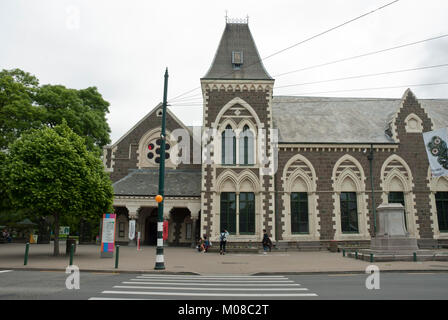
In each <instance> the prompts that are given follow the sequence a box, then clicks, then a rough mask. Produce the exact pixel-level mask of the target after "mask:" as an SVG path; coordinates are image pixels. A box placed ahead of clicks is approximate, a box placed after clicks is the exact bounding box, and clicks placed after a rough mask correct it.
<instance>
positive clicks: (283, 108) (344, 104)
mask: <svg viewBox="0 0 448 320" xmlns="http://www.w3.org/2000/svg"><path fill="white" fill-rule="evenodd" d="M418 101H419V102H420V104H421V106H422V107H423V108H425V110H426V112H428V114H429V116H430V117H431V118H432V119H433V121H434V125H435V127H434V129H438V128H442V127H448V100H446V99H418ZM401 102H402V99H382V98H330V97H294V96H276V97H273V100H272V112H273V121H274V128H277V129H278V130H279V133H278V134H279V142H283V143H287V142H291V143H300V142H303V143H393V142H394V141H393V140H392V139H391V138H390V137H389V136H388V135H386V133H385V131H386V129H387V128H388V125H389V122H390V121H391V120H392V117H393V116H394V114H395V113H396V112H397V111H398V109H399V108H400V106H401Z"/></svg>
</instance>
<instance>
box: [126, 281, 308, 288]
mask: <svg viewBox="0 0 448 320" xmlns="http://www.w3.org/2000/svg"><path fill="white" fill-rule="evenodd" d="M122 283H123V284H158V285H162V284H168V285H176V286H190V285H195V286H217V285H218V286H236V285H237V286H239V287H241V286H248V287H268V286H300V284H298V283H284V284H283V283H280V284H273V283H267V284H260V283H250V284H248V283H244V284H233V283H232V284H230V283H219V284H216V283H180V282H179V283H173V282H144V281H137V282H129V281H124V282H122Z"/></svg>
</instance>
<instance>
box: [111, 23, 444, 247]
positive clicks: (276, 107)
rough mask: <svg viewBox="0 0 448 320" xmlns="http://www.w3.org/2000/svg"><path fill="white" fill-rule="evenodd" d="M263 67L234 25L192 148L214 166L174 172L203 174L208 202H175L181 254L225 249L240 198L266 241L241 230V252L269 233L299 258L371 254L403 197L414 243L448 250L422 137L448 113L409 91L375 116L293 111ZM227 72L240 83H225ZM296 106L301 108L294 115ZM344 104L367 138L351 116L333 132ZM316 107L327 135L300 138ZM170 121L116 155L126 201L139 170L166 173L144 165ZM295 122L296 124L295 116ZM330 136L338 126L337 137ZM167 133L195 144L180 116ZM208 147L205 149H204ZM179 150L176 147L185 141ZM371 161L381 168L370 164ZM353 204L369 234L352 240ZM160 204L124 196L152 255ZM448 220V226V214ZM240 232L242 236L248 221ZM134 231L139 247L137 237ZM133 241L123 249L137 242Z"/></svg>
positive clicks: (206, 89)
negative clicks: (229, 158)
mask: <svg viewBox="0 0 448 320" xmlns="http://www.w3.org/2000/svg"><path fill="white" fill-rule="evenodd" d="M235 34H239V35H240V37H239V39H246V41H247V43H245V44H242V45H241V44H240V43H239V42H235V43H237V44H238V46H241V47H238V48H237V47H235V48H234V49H233V47H232V45H233V44H234V43H233V42H232V41H233V40H232V39H233V38H232V37H234V36H235ZM235 45H236V44H235ZM229 48H230V49H229ZM229 50H230V51H229ZM232 50H237V51H238V50H239V51H238V52H244V50H246V51H247V52H250V53H251V55H245V56H248V57H250V59H253V60H251V61H252V62H251V64H250V67H252V66H253V65H255V67H254V70H252V71H250V70H249V69H248V70H244V63H243V64H242V66H243V67H241V65H239V64H238V65H235V64H233V66H232V63H231V61H232V60H231V58H230V57H231V54H233V52H234V51H232ZM257 56H258V52H257V50H256V47H255V43H253V39H252V37H251V35H250V31H249V29H248V27H247V26H246V25H241V24H238V26H229V24H227V26H226V31H225V32H224V35H223V38H222V39H221V43H220V46H219V48H218V50H217V54H216V56H215V60H214V62H213V63H212V67H211V68H210V70H209V72H208V73H207V75H206V76H205V77H204V78H202V79H201V89H202V95H203V100H204V104H203V127H202V136H200V137H199V138H197V139H196V138H195V139H193V135H191V137H190V146H193V144H195V146H196V147H198V148H199V149H200V150H201V152H202V159H201V161H200V163H194V161H193V152H191V154H190V164H180V165H175V164H173V163H169V162H168V163H167V168H169V169H170V170H174V172H178V177H180V175H182V172H190V171H191V172H193V171H194V170H197V171H199V176H198V188H197V193H196V194H182V190H178V191H176V190H174V191H173V192H172V194H171V195H170V196H168V197H166V198H165V199H166V200H165V201H166V203H165V208H166V212H165V219H166V220H168V221H169V225H170V231H169V238H168V242H169V243H171V244H175V245H182V244H184V245H188V244H193V243H194V241H195V237H197V236H199V235H207V236H209V237H210V238H211V240H212V241H213V242H215V243H216V242H217V241H218V239H219V233H220V230H221V228H222V226H221V225H220V214H221V200H220V199H221V194H222V193H223V192H232V193H235V194H236V195H237V198H238V195H239V194H240V193H241V192H251V193H253V194H254V195H255V201H254V203H255V232H254V233H253V234H240V233H239V232H238V228H239V227H238V225H237V227H236V232H235V233H234V234H232V235H231V236H230V240H229V241H230V242H234V243H245V244H248V243H251V244H254V243H256V244H259V242H260V241H261V239H262V235H263V232H262V230H263V229H266V230H267V231H268V234H269V235H270V236H271V238H272V239H273V240H277V241H278V242H279V243H283V244H285V245H287V246H289V247H294V248H297V247H301V246H302V245H305V246H306V245H307V244H308V245H310V244H313V245H315V247H322V246H323V247H326V246H328V245H329V243H330V241H332V240H336V241H339V242H341V243H367V242H368V241H370V239H371V238H372V237H373V236H374V235H375V221H374V208H377V207H379V206H380V205H381V204H384V203H388V201H389V195H390V193H391V192H400V193H401V192H402V193H403V195H404V207H405V221H406V224H407V231H408V232H409V234H410V236H412V237H415V238H416V239H417V240H418V243H419V244H420V245H421V246H422V247H425V246H427V247H431V246H434V245H437V243H439V244H440V243H448V233H447V232H443V231H442V232H441V231H440V230H439V227H438V225H439V224H438V220H437V219H438V218H437V208H436V202H435V195H436V193H437V192H441V191H443V192H448V179H447V178H446V177H440V178H432V176H431V171H430V169H429V162H428V160H427V156H426V151H425V146H424V143H423V137H422V133H423V132H427V131H432V130H434V129H437V128H440V127H446V126H447V124H448V101H445V100H421V101H419V100H418V99H417V98H416V97H415V95H414V94H413V93H412V92H411V91H410V90H409V89H408V90H406V92H405V93H404V95H403V97H402V99H401V100H400V99H389V100H387V99H377V100H375V99H370V100H369V101H368V102H367V103H368V105H365V106H364V107H362V99H358V100H357V99H355V98H348V99H347V100H345V101H342V100H341V101H339V100H337V98H321V99H320V98H317V97H312V98H308V100H307V99H306V98H300V99H299V98H297V97H291V99H290V101H289V100H288V99H287V98H288V97H281V99H277V100H276V97H273V85H274V79H272V78H271V77H270V76H269V75H268V74H267V72H266V71H265V70H264V67H263V66H262V64H261V61H260V60H259V59H258V60H257V59H256V57H257ZM248 59H249V58H248ZM253 61H255V62H253ZM257 61H258V62H257ZM257 63H258V64H257ZM226 68H227V69H226ZM220 70H221V71H222V70H227V71H228V73H224V74H223V75H222V76H221V77H220V76H219V75H220V73H219V72H221V71H220ZM294 99H295V100H294ZM287 103H291V106H293V107H289V106H287V105H286V107H285V104H287ZM307 103H309V105H307ZM332 104H334V105H336V104H337V105H338V107H337V108H334V110H338V111H340V112H341V113H343V112H345V113H347V114H349V115H352V114H353V113H354V111H356V112H358V111H359V122H360V123H363V126H364V128H365V130H364V128H362V126H361V127H357V126H356V125H357V123H350V121H353V120H346V121H345V122H344V118H343V115H342V117H339V118H337V121H335V122H334V124H333V123H332V124H329V123H328V124H327V123H326V122H325V121H324V120H322V119H328V118H325V117H327V116H328V112H329V111H328V110H333V109H331V108H332ZM310 106H312V107H313V109H312V110H313V111H319V110H322V111H321V113H322V114H324V115H325V117H321V116H320V115H319V114H318V112H317V113H316V115H315V117H316V118H315V119H314V120H316V121H315V122H316V123H317V124H318V127H316V126H314V127H313V126H312V124H311V122H310V124H309V125H310V127H309V128H303V126H300V127H295V124H294V122H293V121H294V119H298V117H300V114H301V112H310V110H311V109H310ZM346 106H347V107H346ZM425 106H426V107H425ZM434 106H436V108H435V107H434ZM307 108H308V109H307ZM318 108H320V109H318ZM329 108H330V109H329ZM160 109H161V105H159V106H157V107H156V108H154V109H153V110H152V111H151V112H150V113H149V114H148V115H147V116H146V117H144V118H143V119H142V120H141V121H140V122H139V123H138V124H137V125H135V126H134V127H133V128H132V129H131V130H130V131H129V132H128V133H127V134H125V135H124V136H123V137H122V138H121V139H119V140H118V142H116V143H115V144H114V145H112V146H108V147H106V148H105V149H104V156H103V157H104V159H103V160H104V165H105V167H106V170H107V171H109V172H110V173H111V179H112V181H113V182H114V186H115V187H116V190H122V189H119V188H118V184H120V183H121V185H124V184H125V183H124V181H125V180H126V179H130V177H131V176H132V174H133V173H132V172H134V171H135V170H145V169H148V168H149V169H150V168H153V169H157V168H158V165H157V164H151V163H150V162H148V161H146V160H145V161H143V160H144V159H143V158H142V157H144V156H145V155H144V154H143V153H144V151H143V150H145V148H146V145H147V143H148V141H149V140H150V139H151V137H157V136H158V134H160V124H161V117H160V114H159V113H160ZM316 109H317V110H316ZM288 110H289V111H288ZM306 110H308V111H306ZM273 111H274V113H273ZM429 111H431V112H429ZM287 112H291V113H290V114H285V113H287ZM385 112H386V113H387V115H385V114H384V113H385ZM302 114H303V115H304V116H308V114H307V113H302ZM430 114H431V115H432V116H430ZM334 116H340V115H338V114H334ZM280 117H284V118H285V119H286V120H290V119H291V121H292V122H291V121H290V122H289V126H288V127H285V123H288V122H285V119H283V120H282V119H280ZM294 117H296V118H294ZM289 118H290V119H289ZM341 119H342V120H341ZM347 119H348V118H347ZM378 119H382V120H381V121H379V120H378ZM355 121H357V120H356V119H355ZM276 123H277V124H278V123H280V124H279V125H276ZM305 125H306V124H305ZM358 125H359V124H358ZM330 126H335V127H336V128H335V130H331V128H329V127H330ZM166 127H167V132H172V131H174V130H176V129H179V128H183V129H185V130H187V131H188V132H190V134H192V133H193V131H192V129H191V128H187V127H186V126H185V125H184V124H182V123H181V122H180V121H179V120H178V119H177V118H176V117H175V116H174V115H173V114H172V113H171V112H168V114H167V126H166ZM228 127H231V128H232V130H233V131H234V132H235V135H236V140H235V141H236V142H235V143H236V148H235V151H236V163H235V164H233V163H232V164H223V163H222V161H221V160H222V152H223V147H222V141H223V140H222V135H223V132H224V130H225V129H226V128H228ZM244 127H248V128H249V130H251V132H252V133H253V141H254V142H253V145H250V147H247V149H253V157H254V159H253V160H254V161H253V163H250V164H241V161H240V157H241V153H242V152H243V151H242V149H241V143H242V142H238V141H240V140H238V139H239V135H240V134H241V133H242V132H243V128H244ZM340 128H346V131H347V132H346V133H345V132H343V133H342V134H341V133H340V132H341V130H339V129H340ZM351 128H357V129H356V130H357V131H356V130H355V131H350V129H351ZM213 130H214V131H213ZM263 130H264V131H263ZM275 130H278V133H279V134H278V135H277V136H275V135H272V133H275ZM307 131H312V133H314V132H315V135H314V136H315V139H316V140H311V139H313V138H310V136H311V137H312V135H309V134H308V132H307ZM342 131H343V130H342ZM298 133H300V134H298ZM278 137H280V138H278ZM291 137H296V138H291ZM360 137H361V138H360ZM148 139H149V140H148ZM325 139H327V140H325ZM199 140H201V141H202V142H201V143H200V146H199V145H198V144H199V142H197V141H199ZM241 141H242V140H241ZM316 141H319V142H316ZM171 143H172V144H173V146H174V145H175V144H176V141H174V140H173V141H172V142H171ZM371 150H372V155H373V159H372V161H371V162H370V160H369V158H368V157H369V155H370V154H371V153H370V151H371ZM191 151H193V149H192V148H191ZM244 152H246V153H247V152H249V153H250V152H251V151H244ZM196 160H197V158H196ZM196 162H197V161H196ZM370 165H372V166H370ZM272 168H274V169H272ZM268 169H271V171H269V170H268ZM141 174H143V175H144V173H141ZM148 176H149V173H148ZM131 178H132V177H131ZM372 179H373V181H372ZM199 180H200V182H199ZM173 184H176V183H175V181H174V182H173ZM372 185H373V190H372ZM167 187H168V186H167ZM195 190H196V189H195ZM176 192H177V193H176ZM195 192H196V191H195ZM298 192H301V193H306V195H307V205H308V232H301V233H299V232H292V227H291V211H292V205H291V194H292V193H298ZM342 192H344V193H345V192H350V193H352V194H353V193H354V194H355V195H356V196H355V198H356V199H355V200H354V201H355V202H356V209H357V227H358V229H357V232H350V233H347V232H344V231H343V230H342V222H341V200H340V198H341V193H342ZM190 193H191V191H190ZM155 195H156V194H155V192H146V193H145V192H143V193H141V192H140V193H138V192H137V193H136V191H135V190H134V191H132V190H130V191H129V193H128V194H126V192H124V191H120V192H118V191H117V194H116V198H115V203H114V205H115V208H116V211H117V213H119V222H120V223H123V224H126V221H128V220H129V219H136V220H137V231H140V232H141V233H142V235H143V241H144V242H145V243H151V241H150V239H149V238H151V231H149V229H150V228H152V227H153V224H152V223H153V222H154V221H153V220H154V217H155V216H156V211H157V209H156V208H155V207H156V206H155V202H154V196H155ZM372 198H374V203H372ZM238 201H239V200H237V202H238ZM237 214H238V213H237ZM444 214H447V215H448V212H446V213H444ZM236 221H237V222H236V223H237V224H238V223H239V222H238V218H237V219H236ZM122 228H123V227H122ZM124 231H125V235H126V236H127V225H126V226H125V227H124ZM121 234H123V230H122V231H121ZM187 234H188V235H187ZM126 236H125V237H124V238H120V239H119V240H123V241H127V240H126Z"/></svg>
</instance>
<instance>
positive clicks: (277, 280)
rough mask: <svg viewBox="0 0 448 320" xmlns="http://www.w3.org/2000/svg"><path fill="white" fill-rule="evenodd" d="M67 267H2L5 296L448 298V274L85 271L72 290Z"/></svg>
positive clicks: (0, 285) (0, 280)
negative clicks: (374, 285)
mask: <svg viewBox="0 0 448 320" xmlns="http://www.w3.org/2000/svg"><path fill="white" fill-rule="evenodd" d="M68 276H69V275H68V274H65V273H63V272H43V271H6V270H0V300H22V299H26V300H34V299H38V300H116V299H150V300H152V299H162V300H196V301H197V300H273V299H279V300H326V299H338V300H339V299H341V300H345V299H350V300H371V299H373V300H390V299H400V300H410V299H423V300H425V299H431V300H433V299H436V300H439V299H444V300H446V299H447V298H448V273H380V275H379V287H380V288H379V289H370V290H369V289H367V288H366V279H367V277H368V275H367V274H339V275H335V274H317V275H316V274H315V275H268V276H244V275H219V276H218V275H216V276H213V275H207V276H187V275H162V274H144V275H143V274H129V273H122V274H113V273H90V272H81V273H80V283H79V284H80V288H79V289H72V290H69V289H67V288H66V279H67V277H68Z"/></svg>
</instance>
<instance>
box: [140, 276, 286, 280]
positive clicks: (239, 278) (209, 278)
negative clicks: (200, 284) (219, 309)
mask: <svg viewBox="0 0 448 320" xmlns="http://www.w3.org/2000/svg"><path fill="white" fill-rule="evenodd" d="M137 278H141V279H163V280H165V279H167V280H169V279H176V280H201V279H202V280H225V281H227V280H228V279H234V280H252V281H255V280H275V281H279V280H288V279H287V278H285V277H281V278H274V277H259V278H254V277H235V278H233V277H232V278H230V277H210V276H206V277H201V276H191V277H166V276H137Z"/></svg>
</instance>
